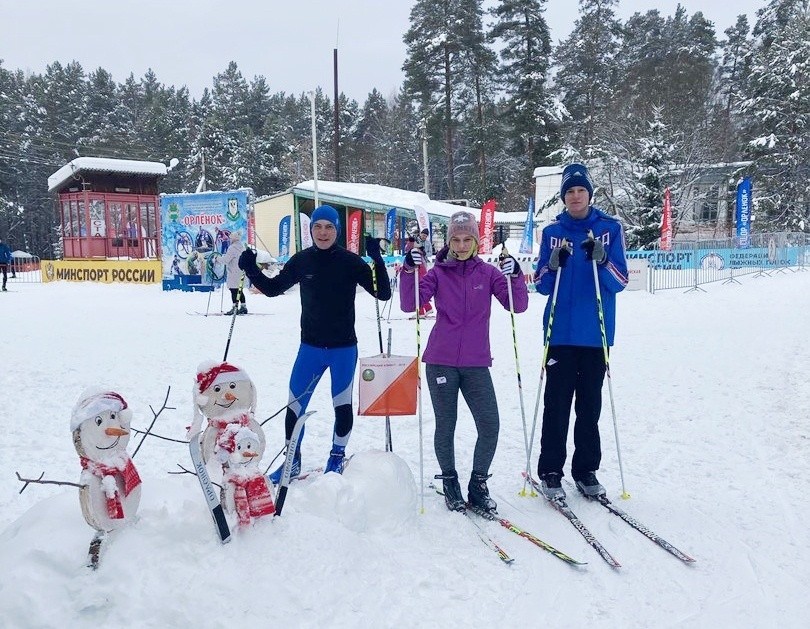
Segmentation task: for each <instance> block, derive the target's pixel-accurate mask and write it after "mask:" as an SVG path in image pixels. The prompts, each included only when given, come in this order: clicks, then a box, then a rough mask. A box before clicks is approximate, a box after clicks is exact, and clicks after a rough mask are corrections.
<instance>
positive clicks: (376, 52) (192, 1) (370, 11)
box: [0, 0, 767, 104]
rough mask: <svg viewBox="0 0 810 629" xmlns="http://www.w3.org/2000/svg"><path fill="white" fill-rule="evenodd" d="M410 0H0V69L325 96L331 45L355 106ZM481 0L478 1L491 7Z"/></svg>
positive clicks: (753, 4)
mask: <svg viewBox="0 0 810 629" xmlns="http://www.w3.org/2000/svg"><path fill="white" fill-rule="evenodd" d="M413 4H414V0H228V1H216V0H174V1H169V0H136V1H133V0H70V1H69V2H59V1H58V0H0V59H2V60H3V67H4V68H6V69H11V70H17V69H21V70H23V71H30V72H35V73H42V72H44V70H45V67H46V66H47V65H48V64H50V63H52V62H54V61H59V62H61V63H67V62H70V61H72V60H76V61H78V62H79V63H81V65H82V67H83V68H84V70H85V71H86V72H90V71H92V70H95V69H96V68H98V67H103V68H104V69H105V70H107V71H108V72H110V73H111V74H112V75H113V78H114V79H115V80H116V81H117V82H119V83H120V82H123V81H124V80H125V79H126V77H127V76H129V74H130V73H134V74H135V77H136V78H141V77H142V76H143V75H144V73H145V72H146V70H147V69H148V68H152V70H153V71H154V72H155V74H156V75H157V78H158V80H159V81H160V82H161V83H163V84H165V85H175V86H180V85H186V86H188V88H189V89H190V91H191V94H192V96H194V97H199V96H200V94H201V93H202V90H203V88H205V87H211V85H212V82H213V81H212V79H213V77H214V76H215V75H216V74H218V73H220V72H222V71H223V70H224V69H225V68H226V67H227V65H228V62H229V61H236V63H237V65H238V66H239V69H240V70H241V72H242V75H243V76H244V77H245V78H246V79H251V78H253V77H254V76H256V75H263V76H264V77H265V78H266V79H267V81H268V84H269V86H270V91H271V92H287V93H293V94H298V93H301V92H305V91H308V90H311V89H314V88H315V87H318V86H321V87H322V88H323V89H324V90H325V91H326V92H327V93H328V94H329V95H330V96H331V94H332V92H333V84H332V51H333V49H334V48H336V47H337V48H338V54H339V87H340V90H341V91H342V92H344V93H346V94H347V95H348V96H349V97H351V98H354V99H356V100H358V101H359V102H360V103H361V104H362V103H363V101H364V100H365V98H366V96H367V95H368V93H369V92H370V91H371V90H372V89H373V88H375V87H376V88H377V89H378V90H379V91H380V92H382V94H383V95H384V96H389V95H390V94H392V93H393V92H394V91H395V90H396V89H397V88H398V87H399V86H400V85H401V83H402V80H403V74H402V63H403V61H404V59H405V46H404V44H403V43H402V36H403V34H404V33H405V31H406V30H407V28H408V18H409V15H410V10H411V7H412V6H413ZM494 4H495V2H494V0H488V1H487V2H486V6H491V5H494ZM677 4H678V2H677V0H671V1H670V0H657V1H652V0H620V1H619V7H618V10H617V15H618V17H619V18H620V19H626V18H627V17H629V16H630V15H632V14H633V13H635V12H637V11H640V12H645V11H647V10H648V9H651V8H656V9H658V10H659V11H661V13H662V14H663V15H672V13H673V12H674V10H675V7H676V6H677ZM680 4H682V5H683V6H684V7H685V8H686V11H687V13H688V14H689V15H692V14H694V13H695V12H697V11H702V12H703V14H704V15H705V16H706V17H707V18H708V19H710V20H712V21H713V22H714V23H715V29H716V32H717V35H718V38H722V37H723V31H724V30H725V29H726V28H728V27H729V26H732V25H733V24H734V22H735V21H736V16H737V15H738V14H741V13H746V14H748V16H749V24H750V26H751V27H753V25H754V23H755V22H756V15H755V13H756V10H757V9H758V8H760V7H762V6H765V5H766V4H767V2H766V0H732V1H728V2H720V1H719V0H682V1H681V3H680ZM578 7H579V3H578V2H577V1H576V0H549V2H548V3H547V5H546V20H547V21H548V23H549V27H550V28H551V35H552V40H553V41H554V43H555V44H556V43H558V42H559V41H560V40H561V39H564V38H565V37H567V36H568V35H569V34H570V32H571V29H572V27H573V25H574V22H575V20H576V19H577V16H578V11H579V9H578Z"/></svg>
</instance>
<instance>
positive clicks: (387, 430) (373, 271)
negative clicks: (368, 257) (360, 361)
mask: <svg viewBox="0 0 810 629" xmlns="http://www.w3.org/2000/svg"><path fill="white" fill-rule="evenodd" d="M371 283H372V286H373V288H374V307H375V308H376V310H377V338H378V339H379V340H380V354H383V340H382V323H381V321H380V300H379V299H377V267H376V265H375V264H374V260H372V261H371ZM388 332H389V338H390V332H391V330H390V329H389V330H388ZM389 353H390V352H389ZM393 450H394V449H393V447H391V418H390V417H389V416H388V415H386V416H385V451H386V452H393Z"/></svg>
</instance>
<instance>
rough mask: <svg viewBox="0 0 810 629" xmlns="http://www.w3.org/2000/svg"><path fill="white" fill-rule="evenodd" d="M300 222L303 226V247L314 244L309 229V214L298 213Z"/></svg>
mask: <svg viewBox="0 0 810 629" xmlns="http://www.w3.org/2000/svg"><path fill="white" fill-rule="evenodd" d="M298 222H299V224H300V226H301V249H306V248H307V247H311V246H312V234H311V233H310V231H309V216H307V215H306V214H304V213H303V212H300V213H299V214H298Z"/></svg>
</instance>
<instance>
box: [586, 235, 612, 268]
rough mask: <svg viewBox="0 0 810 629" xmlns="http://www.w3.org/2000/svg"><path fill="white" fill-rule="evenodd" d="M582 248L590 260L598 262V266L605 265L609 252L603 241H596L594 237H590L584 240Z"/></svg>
mask: <svg viewBox="0 0 810 629" xmlns="http://www.w3.org/2000/svg"><path fill="white" fill-rule="evenodd" d="M580 248H581V249H582V250H583V251H584V252H585V257H586V258H587V259H588V260H596V264H603V263H604V262H605V261H606V260H607V251H605V245H603V244H602V241H601V240H594V238H593V236H588V238H587V240H583V241H582V244H581V245H580Z"/></svg>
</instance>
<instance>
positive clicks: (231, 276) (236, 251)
mask: <svg viewBox="0 0 810 629" xmlns="http://www.w3.org/2000/svg"><path fill="white" fill-rule="evenodd" d="M228 241H229V243H230V244H229V245H228V246H227V247H226V251H225V253H224V254H223V256H222V263H223V264H224V265H225V269H226V273H227V276H226V278H225V285H226V286H227V287H228V290H229V291H230V292H231V302H232V303H233V307H232V308H231V309H230V310H229V311H228V312H226V313H225V314H226V315H232V314H233V313H234V312H236V314H240V315H243V314H247V306H246V305H245V291H246V290H247V287H246V286H242V290H241V291H240V290H239V283H240V281H241V279H242V271H241V269H240V268H239V256H240V255H242V252H243V251H244V250H245V245H244V244H243V243H242V234H241V233H240V232H239V231H236V230H234V231H232V232H231V233H230V234H229V236H228Z"/></svg>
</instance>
